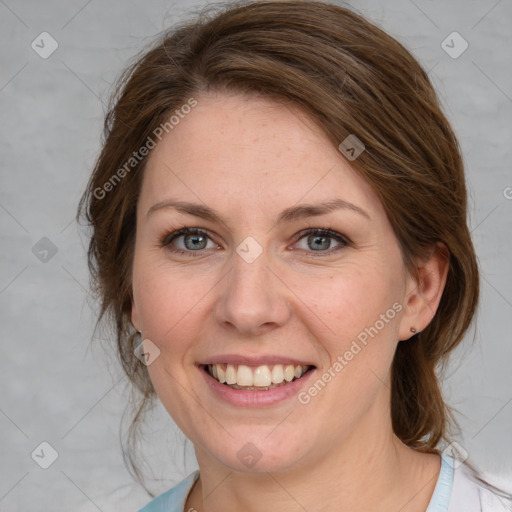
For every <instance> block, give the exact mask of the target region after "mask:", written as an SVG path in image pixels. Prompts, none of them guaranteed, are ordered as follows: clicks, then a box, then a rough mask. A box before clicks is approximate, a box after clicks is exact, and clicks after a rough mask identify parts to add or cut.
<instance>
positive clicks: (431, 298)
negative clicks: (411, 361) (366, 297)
mask: <svg viewBox="0 0 512 512" xmlns="http://www.w3.org/2000/svg"><path fill="white" fill-rule="evenodd" d="M449 267H450V251H449V250H448V248H447V247H446V245H445V244H443V243H442V242H438V243H436V245H435V246H433V247H432V249H431V251H430V254H429V256H428V257H427V258H424V259H421V260H420V261H418V264H417V276H415V277H413V276H409V280H408V285H407V293H406V295H405V298H404V306H405V307H404V313H403V315H402V318H401V320H400V327H399V331H398V336H399V337H398V339H399V340H407V339H409V338H411V337H412V336H413V335H414V334H415V333H413V332H411V328H414V329H416V331H417V332H421V331H422V330H423V329H425V327H427V326H428V324H429V323H430V322H431V320H432V318H434V315H435V313H436V311H437V308H438V306H439V302H440V301H441V297H442V295H443V290H444V287H445V284H446V277H447V275H448V269H449Z"/></svg>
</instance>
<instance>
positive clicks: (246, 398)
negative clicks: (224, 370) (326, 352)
mask: <svg viewBox="0 0 512 512" xmlns="http://www.w3.org/2000/svg"><path fill="white" fill-rule="evenodd" d="M198 370H199V371H200V373H201V374H202V375H203V378H204V379H205V381H206V383H207V384H208V386H210V389H211V390H212V391H213V393H214V395H215V396H217V397H218V398H220V399H221V400H223V401H225V402H228V403H229V404H231V405H236V406H238V407H260V406H263V405H274V404H277V403H279V402H282V401H283V400H286V399H287V398H290V397H292V396H295V395H297V394H298V393H299V391H300V389H301V388H302V387H304V386H305V385H306V384H307V383H308V381H309V379H310V378H311V376H312V374H313V373H315V371H316V368H315V369H313V370H309V371H308V372H307V373H305V374H304V375H303V376H302V377H301V378H300V379H296V380H294V381H292V382H289V383H287V384H284V385H283V386H278V387H277V388H273V389H268V390H266V391H251V390H243V389H233V388H230V387H229V386H226V385H225V384H221V383H220V382H219V381H218V380H216V379H214V378H213V377H212V376H211V375H210V374H209V373H208V372H207V371H206V370H205V368H204V367H203V366H198Z"/></svg>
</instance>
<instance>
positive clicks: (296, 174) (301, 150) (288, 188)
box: [141, 94, 378, 210]
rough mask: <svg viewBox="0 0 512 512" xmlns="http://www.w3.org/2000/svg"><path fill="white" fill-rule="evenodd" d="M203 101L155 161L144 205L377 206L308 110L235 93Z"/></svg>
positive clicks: (149, 167) (174, 131)
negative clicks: (177, 201)
mask: <svg viewBox="0 0 512 512" xmlns="http://www.w3.org/2000/svg"><path fill="white" fill-rule="evenodd" d="M197 101H198V104H197V106H196V107H195V108H194V109H193V110H191V111H190V113H188V114H187V115H185V116H183V118H182V119H180V121H179V123H178V124H176V125H175V126H174V127H173V128H172V130H170V131H169V133H167V134H164V136H163V138H162V140H161V142H159V143H158V144H157V146H156V148H155V149H153V150H152V152H151V154H150V155H149V159H148V162H147V166H146V170H145V176H144V183H143V190H142V194H141V202H142V203H146V202H148V203H149V202H157V201H161V200H165V199H166V198H167V197H168V196H170V195H171V196H172V197H174V198H181V199H187V200H194V201H198V200H200V201H204V202H207V203H209V204H210V203H212V202H213V203H215V204H218V205H221V204H225V203H226V200H228V198H229V200H230V201H231V202H232V203H233V202H234V203H236V202H237V201H239V202H240V203H241V204H240V205H238V207H239V208H241V207H242V205H244V206H245V207H246V208H250V207H253V208H255V209H258V208H260V209H261V208H262V209H264V210H266V209H268V208H269V206H270V205H272V204H284V203H286V204H289V203H296V202H299V201H304V202H313V201H319V200H324V199H326V198H329V199H333V198H335V197H342V198H343V199H344V200H346V201H351V202H355V203H359V204H360V205H361V206H363V204H364V205H365V207H366V208H367V209H368V208H369V207H370V206H372V205H373V207H375V206H376V207H378V205H376V204H375V202H376V201H377V198H376V195H375V194H374V192H373V191H372V190H371V187H370V186H369V185H368V184H367V183H366V182H365V181H364V180H363V179H362V178H361V177H360V176H359V175H358V174H357V172H356V171H354V169H352V168H351V166H350V165H349V163H348V161H347V160H346V159H345V158H344V157H343V156H342V155H341V153H340V152H339V151H338V149H337V148H336V147H335V146H334V145H333V144H332V142H331V141H330V140H329V138H328V137H327V135H326V134H325V133H324V132H323V131H322V129H321V128H320V127H319V126H317V125H316V124H315V123H314V121H313V120H311V119H310V118H309V117H308V116H307V115H306V114H304V113H303V112H301V111H299V110H297V109H294V108H291V107H287V106H283V105H281V104H279V103H276V102H273V101H270V100H266V99H261V98H250V99H248V98H245V97H241V96H237V95H220V94H216V95H207V96H200V97H198V98H197ZM146 206H147V207H150V205H149V204H147V205H146ZM233 206H235V204H233Z"/></svg>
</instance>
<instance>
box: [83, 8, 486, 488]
mask: <svg viewBox="0 0 512 512" xmlns="http://www.w3.org/2000/svg"><path fill="white" fill-rule="evenodd" d="M209 91H216V92H228V93H233V92H234V93H238V94H242V95H245V96H247V97H249V98H250V97H255V96H259V97H264V98H267V99H270V100H273V101H276V102H282V103H285V104H293V105H295V106H297V107H299V108H300V109H302V111H304V112H305V113H307V114H309V116H310V117H311V118H312V119H313V120H314V121H316V122H317V123H318V125H319V126H320V127H321V128H322V129H323V130H324V132H325V133H326V134H327V136H328V137H329V139H330V140H331V141H332V143H333V144H334V145H335V146H336V147H338V145H339V144H340V143H341V142H342V141H344V140H345V139H346V137H347V136H348V135H350V134H355V135H356V136H357V138H358V139H360V140H361V141H362V142H363V143H364V145H365V147H366V151H364V152H363V153H362V154H361V155H360V156H359V157H358V158H357V159H356V160H354V161H352V162H351V164H352V167H353V168H354V169H355V171H356V172H358V173H359V175H360V176H361V177H362V178H363V179H364V180H366V182H368V183H369V184H370V185H371V186H372V187H373V189H374V190H375V192H376V193H377V194H378V196H379V197H380V199H381V201H382V204H383V206H384V208H385V211H386V213H387V215H388V217H389V219H390V222H391V225H392V227H393V230H394V232H395V235H396V237H397V239H398V242H399V244H400V247H401V252H402V255H403V259H404V262H405V265H406V267H407V269H408V270H409V271H410V272H411V274H412V275H414V274H415V271H416V268H415V261H416V260H417V258H421V257H424V256H425V255H426V254H427V251H429V250H430V248H431V247H432V246H433V245H435V244H436V242H442V243H444V244H445V245H446V247H447V248H448V250H449V252H450V263H449V271H448V277H447V282H446V286H445V289H444V292H443V295H442V298H441V302H440V304H439V307H438V310H437V312H436V314H435V316H434V318H433V320H432V321H431V323H430V324H429V325H428V327H426V328H425V329H424V330H423V331H422V332H420V333H418V334H416V335H415V336H414V337H413V338H412V339H411V340H409V341H407V342H399V343H398V346H397V350H396V353H395V357H394V360H393V364H392V391H391V416H392V425H393V429H394V432H395V434H396V435H397V436H398V438H399V439H400V440H401V441H402V442H404V443H405V444H406V445H408V446H410V447H411V448H413V449H415V450H418V451H422V452H431V453H434V452H437V453H438V452H439V450H438V449H437V448H436V447H437V445H438V443H439V442H440V441H442V440H444V441H447V442H449V440H450V436H451V435H452V434H453V429H454V427H456V426H457V423H456V420H455V418H454V415H453V412H452V409H451V408H450V406H449V405H448V404H446V403H445V401H444V400H443V396H442V392H441V387H440V380H439V377H438V375H437V372H438V371H439V370H440V369H444V367H445V365H446V362H447V358H448V356H449V354H450V353H451V352H452V351H453V350H454V349H455V348H456V347H457V346H458V345H459V343H460V342H461V341H462V339H463V337H464V335H465V334H466V332H467V330H468V328H469V326H470V324H471V322H472V319H473V316H474V313H475V310H476V308H477V303H478V296H479V272H478V266H477V259H476V256H475V251H474V247H473V243H472V241H471V236H470V231H469V229H468V225H467V221H466V213H467V212H466V208H467V192H466V183H465V175H464V167H463V161H462V157H461V152H460V148H459V144H458V142H457V139H456V137H455V135H454V133H453V131H452V128H451V127H450V124H449V122H448V121H447V119H446V117H445V115H444V114H443V112H442V110H441V107H440V104H439V101H438V98H437V96H436V93H435V91H434V88H433V86H432V84H431V82H430V80H429V77H428V75H427V73H426V72H425V71H424V70H423V68H422V67H421V66H420V64H419V63H418V62H417V61H416V59H415V58H414V57H413V56H412V55H411V53H410V52H409V51H408V50H407V49H406V48H405V47H404V46H403V45H402V44H400V43H399V42H398V41H397V40H395V39H394V38H392V37H391V36H389V35H388V34H386V33H385V32H384V31H383V30H381V29H380V28H378V27H377V26H376V25H374V24H372V23H370V22H369V21H367V20H366V19H365V18H364V17H362V16H361V15H359V14H356V13H355V12H353V11H351V10H349V9H346V8H342V7H340V6H336V5H333V4H330V3H327V2H324V1H306V0H305V1H301V0H288V1H287V0H284V1H249V2H247V1H243V2H236V3H233V2H231V3H230V4H229V5H227V6H226V5H223V6H219V5H217V6H213V7H209V8H206V9H203V10H202V11H201V12H200V13H199V14H198V15H195V16H194V18H193V19H191V20H187V21H185V22H182V23H180V24H178V25H176V26H174V27H173V28H172V29H170V30H167V31H165V32H164V33H163V34H161V35H160V36H159V37H158V39H157V40H156V41H155V42H154V43H153V44H152V46H151V47H150V48H149V49H145V50H144V51H143V52H142V54H140V55H139V56H137V58H136V60H135V61H134V62H133V63H132V64H131V65H130V66H129V67H128V68H127V69H126V70H125V72H124V73H123V74H122V76H121V77H120V79H119V81H118V83H117V84H116V87H115V91H114V94H113V95H112V98H111V103H110V106H109V110H108V112H107V114H106V117H105V122H104V136H103V141H102V142H103V144H102V150H101V153H100V155H99V157H98V159H97V162H96V165H95V167H94V171H93V173H92V175H91V177H90V181H89V183H88V185H87V188H86V190H85V192H84V194H83V196H82V198H81V200H80V205H79V209H78V214H77V218H78V219H79V220H80V218H82V217H83V218H85V219H86V221H87V223H88V224H89V226H90V227H91V228H92V236H91V238H90V243H89V248H88V263H89V268H90V272H91V284H92V287H93V290H94V291H95V292H96V294H97V297H98V298H99V300H100V303H101V308H100V314H99V317H98V322H100V320H102V319H108V321H109V322H110V325H112V326H113V327H114V330H115V336H116V339H117V351H118V353H119V357H120V361H121V363H122V367H123V369H124V372H125V373H126V375H127V376H128V378H129V379H130V381H131V382H132V383H133V384H134V387H135V389H136V390H138V396H137V402H136V404H135V410H134V411H133V412H134V415H133V421H132V423H131V426H130V429H129V434H128V436H127V444H126V446H127V447H128V449H127V450H126V451H125V455H126V454H127V455H126V456H127V459H128V462H129V466H130V467H129V469H130V470H131V471H132V474H134V475H135V476H136V477H137V478H138V479H139V481H141V482H143V479H142V478H141V474H140V471H139V469H138V468H137V464H136V462H135V459H134V457H133V453H132V449H133V448H134V447H135V445H136V441H137V435H138V431H139V426H140V424H141V423H142V422H143V419H144V414H145V413H146V412H147V410H148V407H149V405H150V404H151V402H152V400H153V399H154V398H155V391H154V389H153V386H152V384H151V381H150V379H149V375H148V372H147V368H146V366H145V365H144V364H142V363H141V362H140V361H139V360H138V359H137V357H135V355H134V349H135V345H136V340H137V338H136V331H135V329H134V327H133V325H132V324H131V320H130V317H131V306H132V295H131V269H132V259H133V251H134V240H135V225H136V206H137V199H138V195H139V192H140V187H141V181H142V176H143V173H144V168H145V164H146V161H147V156H145V157H143V158H140V161H138V160H137V162H132V164H133V165H132V166H131V167H130V168H129V169H128V170H127V169H126V162H128V161H130V158H131V157H132V155H133V153H134V151H137V150H138V148H140V147H142V146H143V145H144V144H145V143H146V141H147V140H148V137H152V136H154V135H152V134H153V133H154V131H155V129H157V127H158V126H159V125H161V124H163V123H165V122H166V121H168V118H169V116H170V115H171V114H172V113H173V112H174V111H176V109H179V108H180V107H181V106H182V105H184V104H186V103H187V101H189V99H190V98H191V97H194V96H197V97H199V96H200V95H201V94H203V93H208V92H209ZM123 166H124V169H125V171H126V172H124V173H122V174H123V179H119V180H116V181H115V183H112V178H113V177H114V175H116V173H117V176H119V171H120V170H121V169H123ZM128 172H129V175H127V174H128ZM109 180H110V181H109ZM107 182H109V183H110V184H111V186H110V187H108V188H109V190H108V194H105V193H104V192H105V190H106V185H105V184H106V183H107ZM127 459H125V460H127ZM466 463H467V464H468V466H469V467H472V466H471V464H469V463H468V462H466ZM475 471H476V470H475ZM488 485H490V484H488Z"/></svg>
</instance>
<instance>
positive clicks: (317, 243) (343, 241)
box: [298, 228, 350, 257]
mask: <svg viewBox="0 0 512 512" xmlns="http://www.w3.org/2000/svg"><path fill="white" fill-rule="evenodd" d="M298 236H299V239H298V241H299V242H300V241H301V240H302V239H305V241H306V247H307V248H306V249H304V248H303V247H301V248H300V249H301V250H305V251H307V252H311V253H313V254H310V255H308V256H314V257H316V256H323V255H324V254H326V253H327V254H331V253H333V252H334V251H338V250H340V249H342V248H343V247H345V246H347V245H349V243H350V242H349V240H348V238H346V237H345V236H343V235H341V234H340V233H337V232H336V231H332V230H330V229H321V228H314V229H307V230H305V231H301V232H300V233H299V235H298ZM332 240H335V241H336V242H337V244H338V245H337V246H336V247H334V248H331V246H332ZM308 249H311V250H308ZM314 253H316V254H314Z"/></svg>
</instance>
